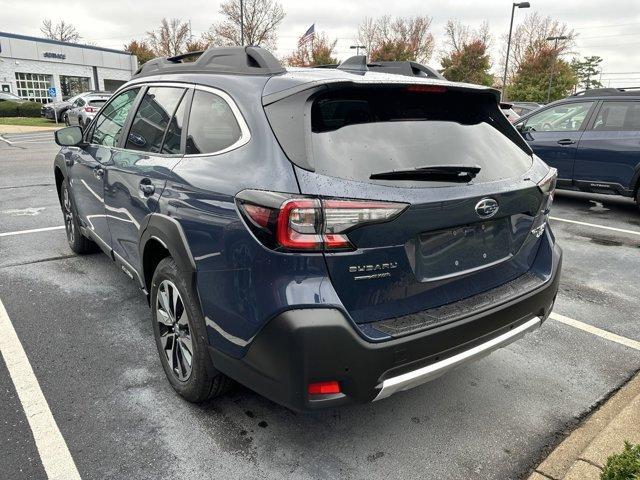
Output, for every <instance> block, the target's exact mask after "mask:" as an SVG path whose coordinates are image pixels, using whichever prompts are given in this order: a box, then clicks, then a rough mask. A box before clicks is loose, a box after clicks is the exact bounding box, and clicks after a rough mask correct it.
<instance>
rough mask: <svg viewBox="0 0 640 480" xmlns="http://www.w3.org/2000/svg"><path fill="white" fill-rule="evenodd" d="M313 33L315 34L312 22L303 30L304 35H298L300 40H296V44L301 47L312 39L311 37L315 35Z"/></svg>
mask: <svg viewBox="0 0 640 480" xmlns="http://www.w3.org/2000/svg"><path fill="white" fill-rule="evenodd" d="M315 35H316V24H315V23H314V24H313V25H311V26H310V27H309V28H308V29H307V31H306V32H304V35H303V36H301V37H300V40H298V46H299V47H301V46H302V45H304V44H305V43H307V42H308V41H310V40H313V37H315Z"/></svg>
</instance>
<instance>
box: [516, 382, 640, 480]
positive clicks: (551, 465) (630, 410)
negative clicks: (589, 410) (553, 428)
mask: <svg viewBox="0 0 640 480" xmlns="http://www.w3.org/2000/svg"><path fill="white" fill-rule="evenodd" d="M625 440H628V441H629V442H631V443H640V374H636V376H635V377H634V378H633V379H632V380H631V381H630V382H629V383H627V385H625V386H624V387H623V388H621V389H620V390H619V391H618V392H617V393H616V394H615V395H613V396H612V397H611V398H610V399H609V400H608V401H607V402H605V404H604V405H602V407H600V408H599V409H598V410H596V411H595V412H594V413H593V414H591V416H590V417H589V418H588V419H587V420H586V421H585V422H584V423H583V424H582V425H580V427H578V428H577V429H576V430H575V431H574V432H573V433H571V435H569V436H568V437H567V438H566V440H564V441H563V442H562V443H561V444H560V445H558V446H557V447H556V449H555V450H554V451H553V452H551V454H550V455H549V456H548V457H547V458H546V459H545V460H544V461H543V462H542V463H541V464H540V465H538V467H537V468H535V469H534V471H533V473H532V474H531V476H530V477H529V479H528V480H548V479H552V480H592V479H593V480H598V479H599V478H600V474H601V473H602V469H603V468H604V466H605V464H606V462H607V458H608V457H609V456H610V455H612V454H614V453H620V452H622V450H623V448H624V441H625Z"/></svg>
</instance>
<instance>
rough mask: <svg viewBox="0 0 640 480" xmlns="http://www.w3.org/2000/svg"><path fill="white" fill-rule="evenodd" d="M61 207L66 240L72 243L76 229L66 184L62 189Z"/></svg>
mask: <svg viewBox="0 0 640 480" xmlns="http://www.w3.org/2000/svg"><path fill="white" fill-rule="evenodd" d="M62 208H63V209H64V212H63V213H64V228H65V230H66V231H67V240H68V241H69V243H70V244H73V242H74V240H75V236H76V231H75V227H74V223H73V210H72V208H71V197H70V196H69V189H68V188H67V187H66V186H65V187H64V188H63V189H62Z"/></svg>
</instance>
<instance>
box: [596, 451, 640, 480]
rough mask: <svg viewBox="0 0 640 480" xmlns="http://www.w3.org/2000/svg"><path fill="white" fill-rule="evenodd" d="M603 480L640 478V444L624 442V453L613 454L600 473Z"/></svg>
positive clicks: (635, 479) (638, 479)
mask: <svg viewBox="0 0 640 480" xmlns="http://www.w3.org/2000/svg"><path fill="white" fill-rule="evenodd" d="M600 479H601V480H640V445H631V444H630V443H629V442H624V450H623V451H622V453H617V454H615V455H611V456H610V457H609V458H607V464H606V465H605V466H604V470H603V472H602V474H601V475H600Z"/></svg>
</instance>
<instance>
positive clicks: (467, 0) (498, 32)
mask: <svg viewBox="0 0 640 480" xmlns="http://www.w3.org/2000/svg"><path fill="white" fill-rule="evenodd" d="M220 3H221V2H220V0H208V1H204V0H181V1H175V0H173V1H169V0H136V1H135V2H127V1H124V0H102V1H94V0H47V1H45V0H28V1H27V0H0V12H1V13H0V31H6V32H13V33H21V34H25V35H34V36H39V35H40V31H39V27H40V24H41V22H42V19H43V18H47V17H49V18H52V19H53V20H54V21H57V20H58V19H60V18H64V19H65V20H67V21H69V22H71V23H73V24H75V25H76V27H77V29H78V31H79V32H80V34H81V35H82V40H81V41H90V42H94V43H95V44H97V45H99V46H104V47H111V48H122V46H123V44H124V43H125V42H126V41H128V40H130V39H131V38H142V37H144V34H145V32H146V31H147V30H150V29H153V28H154V27H156V26H157V24H158V23H159V22H160V20H161V19H162V17H167V18H172V17H178V18H182V19H184V20H191V25H192V31H193V33H194V35H195V34H200V33H202V32H203V31H205V30H207V29H208V28H209V26H210V25H211V23H212V22H215V21H217V20H219V19H220V14H219V13H218V10H219V6H220ZM281 3H282V5H283V7H284V10H285V12H286V14H287V16H286V18H285V19H284V22H283V23H282V25H281V27H280V29H279V45H278V52H277V55H279V56H284V55H286V54H288V53H289V52H290V51H291V50H293V49H294V48H295V46H296V43H297V39H298V38H299V37H300V36H301V35H302V34H303V33H304V31H305V30H306V29H307V28H308V27H309V26H310V25H311V24H312V23H314V22H315V24H316V31H325V32H326V33H327V34H328V35H329V36H330V37H331V38H337V39H338V44H337V55H338V57H339V58H341V59H344V58H346V57H347V56H349V55H350V54H352V53H353V51H351V50H350V49H349V46H350V45H352V44H354V35H355V32H356V28H357V25H358V24H359V23H360V21H361V20H362V19H363V18H364V17H365V16H378V15H385V14H390V15H393V16H408V15H429V16H431V17H432V18H433V23H432V32H433V34H434V35H435V37H436V49H438V46H439V45H441V39H442V33H443V29H444V24H445V23H446V21H447V20H448V19H457V20H460V21H462V22H463V23H466V24H468V25H471V26H478V25H479V24H480V23H481V22H482V21H483V20H486V21H488V22H489V26H490V28H491V32H492V34H493V37H494V41H493V57H494V71H495V72H496V73H497V72H499V71H500V70H501V68H502V67H501V66H500V65H498V62H499V61H500V60H499V59H500V54H499V52H500V45H501V38H502V35H504V34H505V33H506V32H507V31H508V28H509V17H510V13H511V1H506V0H475V1H471V0H453V1H448V2H447V1H442V0H440V1H430V0H395V1H393V0H385V1H383V0H366V1H365V0H351V1H350V0H323V1H311V0H307V1H300V0H297V1H296V0H281ZM530 3H531V9H529V10H516V20H515V23H516V24H517V23H518V20H519V19H521V18H523V17H524V15H525V14H526V13H528V12H533V11H536V12H538V13H539V14H541V15H543V16H546V15H550V16H551V17H553V18H555V19H558V20H560V21H561V22H565V23H567V24H568V25H569V26H570V27H571V28H573V29H574V30H575V31H576V32H577V33H579V36H578V51H579V54H580V55H581V56H584V55H600V56H601V57H603V58H604V61H603V63H602V66H603V72H604V75H603V77H602V80H603V83H604V84H605V85H608V84H609V83H610V84H611V85H612V86H614V85H617V86H622V85H627V86H632V85H640V0H624V1H622V0H580V1H575V0H565V1H560V0H531V2H530ZM436 52H437V50H436ZM429 63H430V64H431V65H432V66H438V65H439V64H438V55H437V53H436V55H434V58H433V59H432V60H431V61H430V62H429Z"/></svg>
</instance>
